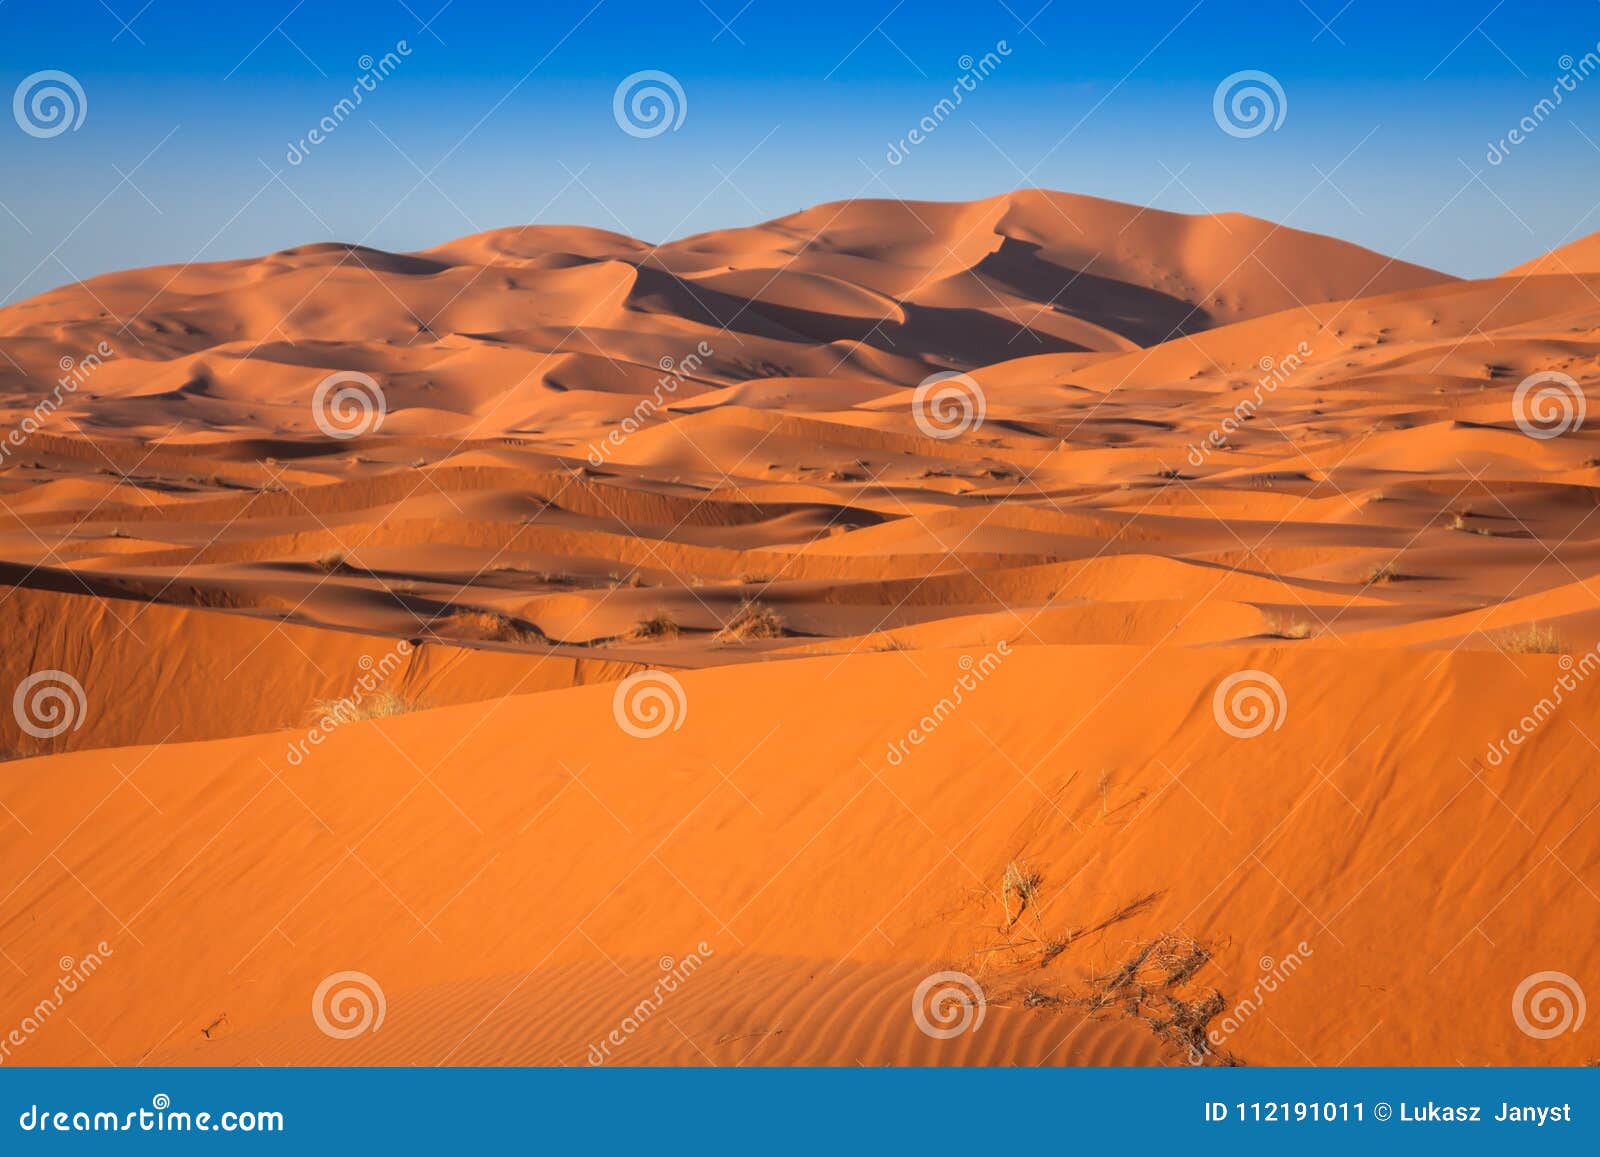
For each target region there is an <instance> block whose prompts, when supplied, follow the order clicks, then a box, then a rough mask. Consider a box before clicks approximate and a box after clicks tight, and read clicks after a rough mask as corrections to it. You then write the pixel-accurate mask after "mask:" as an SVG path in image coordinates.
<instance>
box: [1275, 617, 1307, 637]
mask: <svg viewBox="0 0 1600 1157" xmlns="http://www.w3.org/2000/svg"><path fill="white" fill-rule="evenodd" d="M1313 630H1314V628H1313V627H1312V625H1311V624H1310V623H1309V622H1307V621H1306V620H1305V619H1287V618H1279V617H1278V616H1277V615H1274V616H1272V617H1271V618H1270V619H1268V620H1267V634H1269V635H1274V636H1276V637H1277V638H1280V639H1309V638H1310V637H1311V633H1312V631H1313Z"/></svg>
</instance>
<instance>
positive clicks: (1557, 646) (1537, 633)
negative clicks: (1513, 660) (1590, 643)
mask: <svg viewBox="0 0 1600 1157" xmlns="http://www.w3.org/2000/svg"><path fill="white" fill-rule="evenodd" d="M1495 641H1496V642H1497V643H1498V644H1499V646H1500V647H1501V649H1502V650H1506V651H1512V652H1514V653H1516V654H1519V655H1560V654H1563V653H1564V652H1565V648H1564V647H1563V646H1562V645H1561V636H1560V635H1558V634H1556V633H1555V631H1553V630H1551V629H1550V628H1549V627H1546V626H1542V625H1540V624H1539V623H1529V624H1528V625H1527V626H1525V627H1518V628H1517V629H1515V630H1512V631H1507V632H1505V634H1503V635H1501V636H1500V637H1499V638H1498V639H1496V640H1495Z"/></svg>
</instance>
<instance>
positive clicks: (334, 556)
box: [311, 550, 350, 574]
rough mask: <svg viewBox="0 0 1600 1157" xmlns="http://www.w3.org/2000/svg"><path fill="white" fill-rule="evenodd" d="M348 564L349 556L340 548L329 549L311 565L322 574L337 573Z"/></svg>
mask: <svg viewBox="0 0 1600 1157" xmlns="http://www.w3.org/2000/svg"><path fill="white" fill-rule="evenodd" d="M349 564H350V556H349V555H347V554H345V552H344V551H342V550H330V551H329V552H328V553H327V554H324V555H322V556H320V557H319V558H318V559H317V560H316V561H315V562H313V563H312V564H311V565H312V566H314V567H316V568H317V569H318V570H320V571H321V572H322V573H323V574H337V573H338V572H339V571H342V570H343V569H344V568H345V567H346V566H348V565H349Z"/></svg>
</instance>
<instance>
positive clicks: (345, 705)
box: [311, 689, 423, 723]
mask: <svg viewBox="0 0 1600 1157" xmlns="http://www.w3.org/2000/svg"><path fill="white" fill-rule="evenodd" d="M422 708H423V703H422V701H421V700H419V699H412V698H408V697H407V696H405V695H402V694H400V692H398V691H390V690H387V689H385V690H382V691H374V692H373V693H372V694H370V695H363V696H361V697H359V698H347V699H318V700H317V701H316V703H314V704H313V705H312V708H311V713H312V722H320V721H321V720H323V719H331V720H333V721H334V722H335V723H359V722H360V721H361V720H363V719H387V718H389V717H390V716H392V715H408V714H410V713H411V712H413V711H420V710H422Z"/></svg>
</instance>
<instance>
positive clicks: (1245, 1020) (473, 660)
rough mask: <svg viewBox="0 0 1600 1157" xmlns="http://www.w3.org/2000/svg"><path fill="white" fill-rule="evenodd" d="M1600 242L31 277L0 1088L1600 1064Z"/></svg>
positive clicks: (544, 250) (367, 252) (1015, 220)
mask: <svg viewBox="0 0 1600 1157" xmlns="http://www.w3.org/2000/svg"><path fill="white" fill-rule="evenodd" d="M1597 254H1600V250H1597V249H1596V246H1595V243H1594V241H1593V239H1590V240H1588V241H1586V242H1579V243H1577V244H1575V245H1573V246H1570V247H1568V248H1566V249H1563V250H1558V251H1556V252H1555V253H1552V254H1548V255H1544V256H1542V257H1538V258H1536V259H1534V260H1532V261H1530V262H1529V263H1528V264H1527V265H1524V266H1522V267H1519V268H1518V269H1516V270H1512V271H1510V272H1508V273H1507V274H1506V275H1504V276H1502V277H1498V278H1492V279H1487V280H1479V281H1462V280H1457V279H1455V278H1452V277H1449V276H1447V275H1446V274H1443V273H1439V272H1435V271H1431V270H1427V269H1423V268H1420V267H1417V266H1414V265H1409V264H1407V263H1405V262H1403V261H1399V260H1395V259H1392V258H1390V257H1387V256H1384V255H1380V254H1376V253H1372V252H1370V251H1367V250H1364V249H1361V248H1358V247H1356V246H1353V245H1350V244H1347V243H1344V242H1341V241H1337V240H1334V239H1331V238H1326V237H1320V236H1315V235H1312V234H1307V233H1302V232H1298V231H1296V230H1293V229H1289V228H1286V227H1282V226H1278V225H1274V224H1271V223H1268V222H1264V221H1259V220H1255V219H1252V218H1248V217H1243V216H1238V215H1220V216H1206V217H1189V216H1181V215H1176V214H1169V213H1164V212H1160V211H1157V210H1153V209H1147V208H1139V207H1135V206H1126V205H1119V204H1115V203H1112V202H1106V201H1100V200H1095V199H1092V198H1086V197H1075V196H1068V195H1065V194H1057V193H1040V192H1032V193H1018V194H1011V195H1008V196H1004V197H999V198H994V199H991V200H986V201H979V202H973V203H970V204H933V203H900V202H879V201H856V202H852V203H847V204H833V205H823V206H819V207H816V208H813V209H809V210H806V211H805V212H802V213H797V214H794V215H793V216H790V217H786V218H782V219H779V220H776V221H772V222H768V223H766V224H764V225H759V226H755V227H751V228H744V229H732V230H727V231H723V232H718V233H713V234H706V235H701V236H696V237H690V238H686V239H683V240H680V241H676V242H672V243H669V244H665V245H660V246H652V245H650V244H648V243H646V242H642V241H637V240H634V239H631V238H627V237H622V236H619V235H615V234H611V233H605V232H601V231H597V230H592V229H581V228H554V227H529V228H525V229H507V230H501V231H497V232H493V233H487V234H482V235H479V236H475V237H469V238H464V239H461V240H459V241H455V242H451V243H449V244H445V245H441V246H439V247H437V248H435V249H431V250H427V251H423V252H419V253H411V254H391V253H384V252H379V251H377V250H371V249H364V248H359V247H352V246H344V245H331V244H325V245H309V246H304V247H301V248H298V249H294V250H290V251H286V252H282V253H276V254H272V255H269V256H266V257H262V258H259V259H255V260H244V261H231V262H223V263H216V264H203V265H201V264H194V265H188V266H183V267H177V266H173V267H160V268H153V269H144V270H135V271H129V272H126V273H117V274H112V275H108V276H105V277H99V278H95V279H93V280H91V281H88V282H84V283H81V284H78V285H73V286H69V287H65V288H63V289H59V290H56V291H53V292H50V293H46V294H43V295H41V296H39V297H36V298H33V299H31V300H28V301H24V302H21V303H18V304H16V305H13V306H10V307H8V308H6V309H3V310H0V352H3V353H4V355H5V357H4V360H3V361H0V422H3V423H4V428H5V430H6V431H8V432H9V435H10V436H9V440H8V441H6V442H5V444H4V445H3V447H0V449H3V453H4V457H3V460H0V501H3V508H0V582H3V583H4V584H5V585H4V588H3V590H0V630H3V632H4V638H5V639H6V646H5V647H4V648H0V692H4V695H5V697H6V699H7V701H8V702H9V703H10V705H11V709H10V710H6V711H3V712H0V748H3V749H4V750H5V752H6V755H7V757H8V761H7V762H5V763H4V764H0V1042H6V1043H5V1052H4V1055H3V1056H0V1061H3V1062H4V1063H16V1064H97V1063H106V1062H108V1061H110V1062H114V1063H117V1064H132V1063H140V1062H142V1063H147V1064H159V1063H174V1064H252V1063H265V1064H285V1063H313V1064H439V1063H446V1064H524V1063H530V1064H573V1065H581V1064H592V1063H605V1064H658V1063H661V1064H718V1065H722V1064H769V1065H771V1064H836V1065H847V1064H856V1063H860V1064H885V1063H912V1064H1140V1065H1146V1064H1150V1065H1154V1064H1186V1063H1204V1064H1222V1063H1235V1062H1237V1063H1246V1064H1306V1063H1314V1064H1319V1065H1321V1064H1350V1065H1357V1064H1368V1065H1369V1064H1439V1065H1446V1064H1458V1063H1460V1064H1484V1063H1489V1064H1579V1063H1584V1062H1587V1061H1592V1060H1595V1059H1597V1058H1600V1044H1597V1043H1596V1037H1595V1032H1596V1029H1595V1027H1594V1024H1593V1023H1592V1022H1585V1021H1584V1020H1583V1017H1582V1008H1583V996H1582V989H1583V987H1584V986H1585V980H1586V979H1587V987H1588V989H1589V991H1590V992H1591V993H1596V992H1600V974H1595V973H1594V972H1593V960H1594V947H1595V945H1596V944H1597V943H1600V816H1597V815H1596V812H1597V810H1600V778H1597V777H1596V775H1595V772H1594V767H1595V765H1596V760H1597V758H1600V724H1596V723H1595V720H1596V718H1597V709H1600V690H1597V686H1600V679H1595V678H1594V675H1595V674H1596V672H1597V671H1600V652H1597V651H1596V647H1597V646H1600V600H1597V597H1596V596H1597V593H1600V520H1596V519H1594V514H1595V511H1596V508H1597V504H1600V437H1596V436H1595V434H1594V433H1593V431H1592V429H1591V428H1590V426H1588V425H1587V424H1585V423H1584V422H1583V421H1582V420H1581V418H1582V417H1583V414H1582V407H1583V401H1584V399H1583V396H1582V386H1583V385H1584V384H1585V383H1587V382H1589V381H1590V380H1592V379H1594V378H1595V377H1596V366H1597V358H1600V258H1597V256H1596V255H1597ZM940 373H956V374H958V375H959V376H956V377H953V378H946V379H944V380H942V381H939V382H936V383H934V384H933V386H931V387H927V386H924V385H923V383H924V382H925V381H926V379H928V378H929V377H930V375H935V374H940ZM330 375H336V381H335V385H334V387H333V393H332V394H329V393H328V392H327V390H326V389H324V390H323V391H322V393H320V394H319V387H321V386H322V385H323V383H325V382H326V381H327V380H328V379H329V378H330ZM1535 375H1544V376H1543V377H1539V378H1537V380H1535V381H1534V383H1533V385H1532V386H1528V385H1526V384H1525V383H1527V382H1528V379H1529V378H1530V377H1531V376H1535ZM1568 382H1571V383H1572V385H1571V386H1570V387H1569V386H1568V385H1567V384H1566V383H1568ZM68 383H70V384H68ZM41 673H43V674H41ZM62 676H67V677H69V678H68V679H66V680H63V679H62V678H61V677H62ZM52 688H54V689H57V690H59V691H60V694H58V695H56V696H55V697H54V698H51V697H50V695H49V692H50V691H51V689H52ZM62 688H64V690H61V689H62ZM79 691H81V694H79V693H78V692H79ZM341 701H342V705H341ZM1586 970H1587V971H1586ZM64 976H65V977H67V978H68V979H69V980H70V981H71V983H70V985H64V984H63V983H62V978H63V977H64ZM41 1002H44V1003H43V1004H41ZM14 1027H15V1030H16V1031H15V1032H14V1033H13V1034H12V1035H11V1036H10V1037H9V1038H8V1037H7V1035H6V1034H7V1033H8V1032H11V1030H13V1028H14ZM1552 1029H1555V1030H1556V1031H1551V1030H1552Z"/></svg>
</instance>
